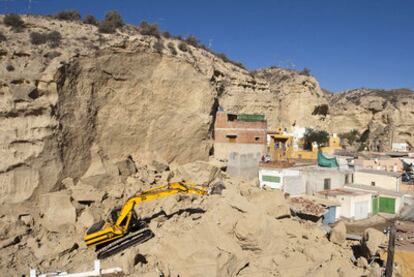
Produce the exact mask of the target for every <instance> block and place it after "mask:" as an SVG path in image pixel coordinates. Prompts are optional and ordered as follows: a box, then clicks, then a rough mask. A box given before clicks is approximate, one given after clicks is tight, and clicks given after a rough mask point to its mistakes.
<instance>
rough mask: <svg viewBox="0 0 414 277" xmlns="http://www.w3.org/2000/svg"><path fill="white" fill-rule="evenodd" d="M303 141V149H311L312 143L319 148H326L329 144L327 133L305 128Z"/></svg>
mask: <svg viewBox="0 0 414 277" xmlns="http://www.w3.org/2000/svg"><path fill="white" fill-rule="evenodd" d="M303 139H304V142H305V145H304V147H305V149H311V148H312V143H313V142H316V143H318V145H319V146H326V145H327V144H328V142H329V133H328V132H326V131H323V130H322V131H320V130H314V129H311V128H306V131H305V134H304V136H303Z"/></svg>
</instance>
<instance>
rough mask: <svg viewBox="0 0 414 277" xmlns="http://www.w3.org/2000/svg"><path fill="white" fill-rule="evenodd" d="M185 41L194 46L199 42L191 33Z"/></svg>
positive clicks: (198, 45) (197, 45)
mask: <svg viewBox="0 0 414 277" xmlns="http://www.w3.org/2000/svg"><path fill="white" fill-rule="evenodd" d="M185 42H187V44H189V45H191V46H194V47H197V48H198V47H200V42H199V41H198V39H197V38H196V37H195V36H193V35H189V36H188V37H187V38H186V39H185Z"/></svg>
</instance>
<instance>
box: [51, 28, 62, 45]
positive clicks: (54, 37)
mask: <svg viewBox="0 0 414 277" xmlns="http://www.w3.org/2000/svg"><path fill="white" fill-rule="evenodd" d="M47 40H48V41H49V45H50V47H53V48H55V47H58V46H59V45H60V42H61V40H62V35H61V34H60V33H59V32H58V31H52V32H50V33H49V34H47Z"/></svg>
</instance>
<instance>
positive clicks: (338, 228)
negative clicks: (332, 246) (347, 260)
mask: <svg viewBox="0 0 414 277" xmlns="http://www.w3.org/2000/svg"><path fill="white" fill-rule="evenodd" d="M345 239H346V225H345V223H344V222H343V221H339V222H338V223H337V224H336V225H335V227H333V228H332V230H331V234H330V236H329V240H330V241H331V242H333V243H336V244H339V245H341V244H343V243H344V242H345Z"/></svg>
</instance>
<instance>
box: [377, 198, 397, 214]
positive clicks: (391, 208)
mask: <svg viewBox="0 0 414 277" xmlns="http://www.w3.org/2000/svg"><path fill="white" fill-rule="evenodd" d="M379 212H380V213H388V214H395V199H394V198H390V197H380V198H379Z"/></svg>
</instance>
